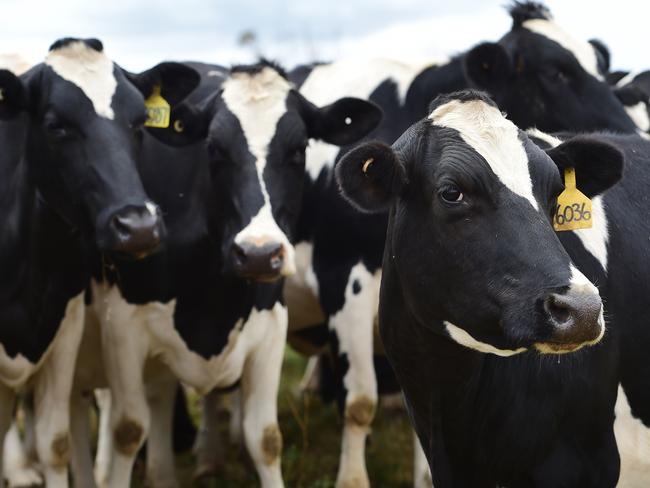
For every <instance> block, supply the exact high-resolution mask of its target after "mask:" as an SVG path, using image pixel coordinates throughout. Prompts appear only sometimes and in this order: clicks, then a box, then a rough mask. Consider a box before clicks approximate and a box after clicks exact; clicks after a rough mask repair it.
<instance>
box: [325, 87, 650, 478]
mask: <svg viewBox="0 0 650 488" xmlns="http://www.w3.org/2000/svg"><path fill="white" fill-rule="evenodd" d="M535 135H536V136H537V137H539V138H541V141H540V142H541V143H543V144H544V145H548V146H549V149H548V150H547V152H546V153H545V152H544V151H543V150H541V149H540V148H539V147H538V146H536V145H535V144H534V143H533V142H532V140H531V139H529V137H528V136H527V135H526V134H525V133H523V132H522V131H521V130H519V129H517V127H516V126H515V125H514V124H513V123H512V122H510V121H509V120H507V119H506V118H505V117H504V116H503V115H502V113H501V112H500V110H499V108H498V107H497V106H496V104H495V103H494V102H492V101H491V100H490V99H489V98H488V97H487V96H486V95H485V94H483V93H480V92H475V91H463V92H458V93H454V94H451V95H447V96H441V97H439V98H438V99H437V100H436V101H434V102H433V104H432V106H431V109H430V115H429V116H428V117H426V118H424V119H423V120H421V121H419V122H417V123H416V124H414V125H413V126H412V127H411V128H409V129H408V130H407V131H406V132H405V133H404V134H403V135H402V136H401V137H400V138H399V139H398V140H397V141H396V142H395V143H394V144H393V146H392V147H390V146H387V145H385V144H383V143H379V142H377V143H372V142H371V143H366V144H364V145H361V146H359V147H358V148H356V149H354V150H353V151H351V152H350V153H349V154H348V155H347V156H345V157H344V158H343V159H342V160H341V162H340V163H339V165H338V166H337V178H338V181H339V182H340V184H341V187H342V190H343V192H344V193H345V195H346V196H347V198H348V199H350V201H351V202H353V203H354V204H355V205H357V206H358V207H359V208H361V209H363V210H365V211H371V212H376V211H383V210H385V209H386V208H389V209H390V212H389V213H390V217H389V225H388V232H387V238H386V248H385V253H384V261H383V277H382V286H381V299H380V310H379V321H380V332H381V336H382V339H383V342H384V345H385V348H386V353H387V355H388V357H389V359H390V360H391V363H392V365H393V367H394V369H395V372H396V374H397V376H398V379H399V381H400V384H401V386H402V388H403V391H404V394H405V397H406V400H407V405H408V409H409V413H410V416H411V420H412V421H413V424H414V426H415V428H416V430H417V433H418V435H419V437H420V440H421V441H422V445H423V446H424V450H425V452H426V455H427V458H428V460H429V464H430V467H431V470H432V474H433V481H434V485H435V486H437V487H443V488H444V487H452V486H454V487H456V486H472V487H474V486H495V485H496V486H531V487H534V486H540V487H541V486H544V487H553V486H589V487H599V486H602V487H613V486H616V484H617V481H618V479H619V452H620V455H621V458H622V466H623V474H622V478H621V485H620V486H644V485H646V484H647V483H648V482H650V460H649V459H647V458H645V459H643V458H642V457H640V456H643V455H647V452H648V451H647V447H648V446H650V430H649V429H648V428H647V427H644V426H643V424H642V423H641V421H640V420H639V419H641V420H642V421H643V422H644V423H645V424H646V425H648V426H650V415H649V412H650V396H649V395H648V391H649V390H648V384H649V382H650V361H648V358H647V355H645V354H644V353H642V352H641V351H644V350H646V349H647V345H648V343H649V342H650V333H649V332H648V329H647V327H645V322H646V320H645V318H644V317H645V314H646V313H647V312H646V310H645V304H644V302H643V301H642V300H637V299H636V298H634V297H637V296H639V297H640V296H644V294H647V292H648V290H647V284H646V280H645V276H646V274H647V272H648V271H650V255H649V253H648V246H647V243H646V242H644V239H640V238H639V237H640V236H646V235H650V221H649V220H648V218H647V214H648V210H650V209H648V208H646V207H647V204H646V203H645V202H644V201H643V200H642V199H639V200H635V199H631V198H630V197H629V195H632V194H637V193H639V192H643V191H644V188H646V186H647V185H648V184H650V172H648V169H647V168H648V164H649V162H650V143H648V142H647V141H645V140H644V139H642V138H639V137H638V136H635V135H627V136H625V135H611V134H606V133H602V134H596V135H593V136H576V137H569V136H567V138H566V140H565V141H564V142H562V141H560V140H559V139H557V138H554V137H552V136H546V135H544V134H542V133H540V132H539V131H535ZM624 160H625V171H623V164H624ZM568 167H573V168H575V172H576V178H577V186H578V188H579V189H580V190H581V191H582V192H583V193H585V194H586V195H587V196H589V197H590V198H593V227H592V228H590V229H581V230H577V231H568V232H561V233H555V231H554V229H553V225H552V216H553V214H554V213H555V203H556V198H557V196H558V195H559V193H560V192H561V191H562V190H563V189H564V186H563V179H562V175H563V173H564V169H566V168H568ZM622 174H624V177H623V179H622V181H621V182H620V183H618V184H616V185H615V186H612V185H614V184H615V183H617V182H618V181H619V180H620V179H621V176H622ZM608 188H609V189H608ZM631 233H633V235H634V236H636V237H632V236H631ZM592 283H597V284H598V285H599V289H600V294H601V295H602V297H603V299H602V301H601V298H600V296H599V289H597V288H596V287H595V286H594V285H593V284H592ZM630 294H631V295H630ZM603 302H604V303H606V307H607V308H606V316H607V326H605V322H604V319H603V308H602V303H603ZM596 344H597V345H596ZM585 346H593V347H585ZM567 352H572V353H573V354H571V355H566V356H558V355H556V354H561V353H567ZM619 382H621V383H622V387H623V388H622V389H619ZM617 391H618V404H617V407H616V424H617V426H616V436H615V433H614V430H615V429H614V416H615V415H614V407H615V403H616V402H617ZM627 399H629V400H630V406H631V408H632V412H634V416H635V417H636V420H635V419H634V418H633V417H631V416H630V410H629V408H630V406H628V405H627V402H626V400H627ZM626 410H627V411H626ZM634 424H636V425H634ZM630 426H632V427H636V429H635V431H634V434H635V435H634V436H631V437H626V434H628V432H627V431H626V427H630ZM617 441H618V443H619V445H618V449H617ZM635 442H636V443H637V444H636V445H635V444H634V443H635ZM639 449H645V450H640V451H639ZM630 451H631V452H630ZM634 461H640V462H639V463H635V462H634ZM626 468H631V469H628V470H627V472H626ZM631 475H635V476H638V477H637V478H636V479H632V478H630V476H631ZM624 480H625V481H624Z"/></svg>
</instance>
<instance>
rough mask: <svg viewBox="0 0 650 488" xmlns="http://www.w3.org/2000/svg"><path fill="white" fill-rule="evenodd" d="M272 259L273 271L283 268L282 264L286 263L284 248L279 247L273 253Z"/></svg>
mask: <svg viewBox="0 0 650 488" xmlns="http://www.w3.org/2000/svg"><path fill="white" fill-rule="evenodd" d="M270 259H271V269H273V270H278V269H280V268H282V264H283V263H284V246H282V245H278V247H277V248H276V249H274V250H273V251H271V255H270Z"/></svg>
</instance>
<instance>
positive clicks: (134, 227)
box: [110, 205, 163, 259]
mask: <svg viewBox="0 0 650 488" xmlns="http://www.w3.org/2000/svg"><path fill="white" fill-rule="evenodd" d="M150 207H151V205H149V206H146V207H129V208H127V209H124V210H121V211H119V212H116V213H115V214H114V215H113V217H112V218H111V220H110V227H111V229H112V231H113V233H114V235H115V237H116V239H115V245H114V249H113V250H114V251H117V252H120V253H122V254H126V255H128V256H130V257H133V258H135V259H141V258H144V257H146V256H148V255H149V254H151V253H152V252H154V251H155V250H156V249H157V248H158V246H160V243H161V240H162V237H163V222H162V219H161V218H160V212H158V210H157V208H156V209H155V211H152V210H151V208H150Z"/></svg>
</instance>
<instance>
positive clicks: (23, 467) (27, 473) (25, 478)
mask: <svg viewBox="0 0 650 488" xmlns="http://www.w3.org/2000/svg"><path fill="white" fill-rule="evenodd" d="M2 471H3V475H4V477H5V479H6V480H7V482H8V485H9V488H13V487H20V486H32V485H42V484H43V478H42V476H41V475H40V473H39V472H38V470H37V469H36V466H35V465H33V464H32V460H31V459H29V456H28V455H27V452H26V451H25V447H24V446H23V442H22V440H21V438H20V432H19V430H18V424H17V423H16V421H15V420H14V422H13V423H12V424H11V428H10V429H9V432H7V435H6V436H5V441H4V448H3V451H2Z"/></svg>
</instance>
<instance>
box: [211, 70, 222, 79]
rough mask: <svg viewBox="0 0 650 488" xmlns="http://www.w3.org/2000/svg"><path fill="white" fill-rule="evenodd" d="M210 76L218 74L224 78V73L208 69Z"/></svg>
mask: <svg viewBox="0 0 650 488" xmlns="http://www.w3.org/2000/svg"><path fill="white" fill-rule="evenodd" d="M208 76H218V77H219V78H223V76H224V74H223V73H222V72H221V71H216V70H211V71H208Z"/></svg>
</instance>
